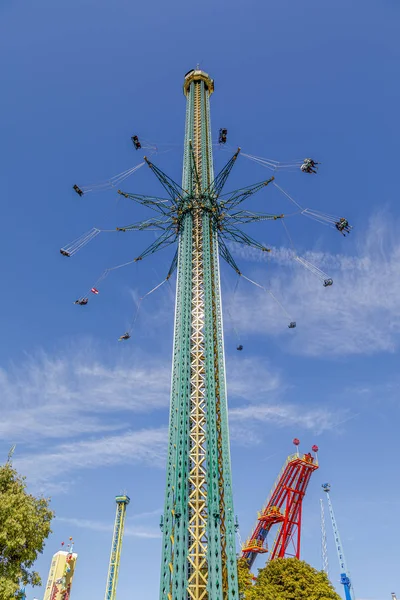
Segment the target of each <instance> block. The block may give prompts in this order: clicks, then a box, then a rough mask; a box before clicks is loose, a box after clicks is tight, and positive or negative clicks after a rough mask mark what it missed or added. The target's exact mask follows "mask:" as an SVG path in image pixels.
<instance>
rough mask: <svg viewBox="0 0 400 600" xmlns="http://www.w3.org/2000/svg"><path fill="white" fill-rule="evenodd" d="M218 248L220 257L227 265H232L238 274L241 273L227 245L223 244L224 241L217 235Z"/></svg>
mask: <svg viewBox="0 0 400 600" xmlns="http://www.w3.org/2000/svg"><path fill="white" fill-rule="evenodd" d="M218 248H219V253H220V255H221V256H222V258H223V259H224V260H225V261H226V262H227V263H228V265H229V266H230V267H232V269H233V270H234V271H235V272H236V273H237V274H238V275H241V274H242V273H241V272H240V269H239V267H238V266H237V264H236V262H235V259H234V258H233V256H232V254H231V253H230V251H229V249H228V247H227V245H226V244H225V242H224V240H223V239H222V237H221V236H219V237H218Z"/></svg>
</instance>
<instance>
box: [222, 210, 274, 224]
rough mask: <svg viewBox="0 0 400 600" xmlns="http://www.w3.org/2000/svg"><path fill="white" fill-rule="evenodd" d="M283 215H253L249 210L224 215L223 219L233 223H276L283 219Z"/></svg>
mask: <svg viewBox="0 0 400 600" xmlns="http://www.w3.org/2000/svg"><path fill="white" fill-rule="evenodd" d="M284 216H285V215H268V214H262V213H253V212H250V211H249V210H240V211H238V212H236V213H232V214H229V215H226V217H225V219H226V220H227V221H229V222H234V223H242V224H243V223H255V222H257V221H276V220H277V219H283V218H284Z"/></svg>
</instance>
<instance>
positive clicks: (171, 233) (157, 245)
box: [135, 228, 177, 262]
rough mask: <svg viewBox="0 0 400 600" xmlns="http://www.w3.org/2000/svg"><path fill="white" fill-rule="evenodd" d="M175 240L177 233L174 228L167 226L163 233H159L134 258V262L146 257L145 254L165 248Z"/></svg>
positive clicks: (148, 254)
mask: <svg viewBox="0 0 400 600" xmlns="http://www.w3.org/2000/svg"><path fill="white" fill-rule="evenodd" d="M176 240H177V234H176V232H175V230H174V229H172V228H169V229H167V230H166V231H164V233H162V234H161V235H160V237H158V238H157V239H156V240H155V241H154V242H153V243H152V244H150V246H148V247H147V248H146V250H144V251H143V252H142V253H141V254H139V256H137V257H136V258H135V262H138V261H139V260H142V259H143V258H146V256H150V254H154V252H158V250H161V249H162V248H166V247H167V246H170V245H171V244H173V243H174V242H176Z"/></svg>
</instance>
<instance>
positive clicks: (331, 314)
mask: <svg viewBox="0 0 400 600" xmlns="http://www.w3.org/2000/svg"><path fill="white" fill-rule="evenodd" d="M358 234H359V235H360V236H362V242H361V241H360V243H359V247H358V250H357V254H356V255H355V256H341V255H332V254H329V253H321V252H309V253H308V254H306V257H307V258H308V260H310V261H311V262H313V263H314V264H316V265H317V266H318V267H322V268H323V269H324V270H326V271H327V272H328V274H329V275H330V276H332V277H333V279H334V285H333V286H332V287H329V288H324V287H323V286H322V284H321V283H320V282H319V281H318V280H317V279H316V278H315V277H313V275H311V274H310V273H309V272H308V271H306V270H304V269H302V268H301V266H300V265H298V264H294V263H293V261H291V258H290V255H291V251H290V250H287V249H280V250H279V251H277V252H275V253H274V255H276V257H277V262H278V263H279V265H280V267H282V268H280V269H279V270H278V269H275V270H272V273H273V275H272V277H271V281H270V282H269V287H270V288H271V289H272V291H273V292H274V294H275V295H276V296H277V297H278V298H279V299H280V300H281V301H282V304H283V305H284V306H285V308H286V309H287V310H288V312H289V313H290V315H292V316H293V319H294V320H296V321H297V329H295V330H288V329H286V328H285V322H286V321H287V317H285V316H284V314H283V312H282V311H281V310H280V307H279V306H278V305H277V304H276V303H274V301H273V299H271V298H270V296H268V295H267V294H266V293H265V292H263V291H261V290H259V289H257V288H253V287H252V286H251V285H250V284H249V283H247V282H246V281H243V282H242V283H241V285H240V286H239V290H238V293H237V295H236V298H235V302H234V311H235V316H236V317H235V319H236V321H237V323H240V326H241V327H242V330H243V331H246V332H248V333H252V334H258V333H261V334H263V335H273V336H275V337H276V338H277V337H278V336H279V337H280V338H281V340H282V344H284V345H285V347H286V348H287V349H289V350H290V351H292V352H295V353H299V354H307V355H312V356H319V355H321V354H325V355H326V354H330V355H349V354H373V353H375V352H394V351H395V350H396V349H397V348H398V346H399V343H400V301H399V298H400V242H399V238H398V224H397V223H391V222H389V220H388V219H387V218H386V217H384V216H382V215H376V216H375V217H374V218H373V219H372V220H371V223H370V226H369V228H368V230H367V231H366V232H365V233H361V232H359V233H358ZM239 252H240V253H241V254H242V256H243V258H246V259H249V260H252V259H253V258H254V256H255V254H254V253H253V252H252V251H249V252H247V250H246V249H241V250H239ZM271 264H273V258H272V262H271ZM256 276H259V277H260V278H261V279H263V278H264V281H261V283H263V285H266V283H267V282H266V281H265V273H264V272H260V271H259V272H258V273H256V275H255V277H256ZM285 334H286V337H285Z"/></svg>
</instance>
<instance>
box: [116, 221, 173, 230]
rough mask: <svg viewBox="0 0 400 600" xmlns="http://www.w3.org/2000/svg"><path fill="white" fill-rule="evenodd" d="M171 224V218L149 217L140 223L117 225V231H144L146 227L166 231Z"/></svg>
mask: <svg viewBox="0 0 400 600" xmlns="http://www.w3.org/2000/svg"><path fill="white" fill-rule="evenodd" d="M170 226H171V221H170V220H169V219H164V220H161V219H147V220H146V221H140V222H139V223H132V225H124V226H123V227H117V231H143V230H145V229H147V230H150V231H156V230H159V229H161V230H162V231H165V230H166V229H167V228H168V227H170Z"/></svg>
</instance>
